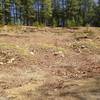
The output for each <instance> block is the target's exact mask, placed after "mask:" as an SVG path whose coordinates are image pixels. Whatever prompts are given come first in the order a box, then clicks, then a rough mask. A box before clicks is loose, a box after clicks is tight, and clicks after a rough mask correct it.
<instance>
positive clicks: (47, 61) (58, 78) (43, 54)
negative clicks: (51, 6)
mask: <svg viewBox="0 0 100 100" xmlns="http://www.w3.org/2000/svg"><path fill="white" fill-rule="evenodd" d="M99 33H100V28H89V29H88V30H87V29H86V28H82V27H80V28H70V29H67V28H48V27H46V28H36V27H22V26H17V27H12V26H9V27H7V26H6V27H1V28H0V100H100V34H99Z"/></svg>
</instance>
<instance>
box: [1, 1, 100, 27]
mask: <svg viewBox="0 0 100 100" xmlns="http://www.w3.org/2000/svg"><path fill="white" fill-rule="evenodd" d="M0 24H21V25H36V24H38V25H46V26H86V25H87V24H88V25H90V26H100V0H98V3H97V2H95V1H94V0H1V1H0Z"/></svg>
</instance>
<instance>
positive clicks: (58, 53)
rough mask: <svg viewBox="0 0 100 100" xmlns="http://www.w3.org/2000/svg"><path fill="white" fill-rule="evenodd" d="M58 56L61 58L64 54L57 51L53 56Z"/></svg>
mask: <svg viewBox="0 0 100 100" xmlns="http://www.w3.org/2000/svg"><path fill="white" fill-rule="evenodd" d="M57 55H60V56H61V57H65V55H64V53H63V52H62V51H58V52H55V53H54V56H57Z"/></svg>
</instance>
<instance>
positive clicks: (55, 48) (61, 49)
mask: <svg viewBox="0 0 100 100" xmlns="http://www.w3.org/2000/svg"><path fill="white" fill-rule="evenodd" d="M39 46H40V47H41V48H43V49H53V50H55V51H62V52H65V48H63V47H59V46H55V45H50V44H40V45H39Z"/></svg>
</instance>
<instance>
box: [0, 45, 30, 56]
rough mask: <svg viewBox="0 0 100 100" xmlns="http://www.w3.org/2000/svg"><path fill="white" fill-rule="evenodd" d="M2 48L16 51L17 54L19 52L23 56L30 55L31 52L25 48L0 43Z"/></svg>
mask: <svg viewBox="0 0 100 100" xmlns="http://www.w3.org/2000/svg"><path fill="white" fill-rule="evenodd" d="M0 48H1V49H5V50H6V49H9V50H14V51H16V52H18V53H19V54H21V55H28V54H29V51H28V49H27V48H24V47H19V46H17V45H14V44H8V43H0Z"/></svg>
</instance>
